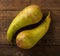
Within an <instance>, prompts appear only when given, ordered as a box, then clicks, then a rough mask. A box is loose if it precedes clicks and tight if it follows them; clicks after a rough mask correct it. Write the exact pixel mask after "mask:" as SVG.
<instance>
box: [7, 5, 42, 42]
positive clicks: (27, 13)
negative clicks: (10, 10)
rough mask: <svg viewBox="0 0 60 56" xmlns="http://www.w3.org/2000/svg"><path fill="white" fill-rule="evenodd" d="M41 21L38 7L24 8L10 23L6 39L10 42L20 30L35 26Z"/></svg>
mask: <svg viewBox="0 0 60 56" xmlns="http://www.w3.org/2000/svg"><path fill="white" fill-rule="evenodd" d="M41 19H42V12H41V9H40V8H39V6H37V5H30V6H27V7H26V8H24V9H23V10H22V11H21V12H20V13H19V14H18V15H17V16H16V17H15V18H14V20H13V21H12V23H11V24H10V26H9V28H8V31H7V39H8V41H10V42H11V40H12V38H13V35H14V34H15V33H16V32H17V31H18V30H19V29H21V28H23V27H25V26H28V25H32V24H35V23H37V22H39V21H40V20H41Z"/></svg>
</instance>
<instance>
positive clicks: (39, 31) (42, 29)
mask: <svg viewBox="0 0 60 56" xmlns="http://www.w3.org/2000/svg"><path fill="white" fill-rule="evenodd" d="M50 22H51V18H50V12H49V14H48V16H47V17H46V19H45V20H44V21H43V22H42V24H40V25H39V26H38V27H36V28H34V29H31V30H25V31H22V32H20V33H19V34H18V35H17V37H16V44H17V46H18V47H20V48H22V49H30V48H32V47H34V46H35V44H36V43H37V42H38V41H39V40H40V39H41V38H42V37H43V36H44V35H45V34H46V33H47V31H48V29H49V26H50Z"/></svg>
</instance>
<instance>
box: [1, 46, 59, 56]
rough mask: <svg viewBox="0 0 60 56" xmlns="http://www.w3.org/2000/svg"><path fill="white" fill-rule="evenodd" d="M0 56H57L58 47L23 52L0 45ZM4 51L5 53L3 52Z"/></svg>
mask: <svg viewBox="0 0 60 56" xmlns="http://www.w3.org/2000/svg"><path fill="white" fill-rule="evenodd" d="M0 48H1V49H0V56H59V55H60V46H38V45H37V46H35V47H34V48H32V49H29V50H23V49H20V48H18V47H16V46H15V47H14V46H7V45H1V46H0ZM4 50H5V51H4Z"/></svg>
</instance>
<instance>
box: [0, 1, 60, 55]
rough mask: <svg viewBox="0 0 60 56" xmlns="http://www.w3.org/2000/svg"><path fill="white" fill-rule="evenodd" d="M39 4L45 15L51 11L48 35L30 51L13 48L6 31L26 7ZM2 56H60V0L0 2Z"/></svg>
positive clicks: (0, 50)
mask: <svg viewBox="0 0 60 56" xmlns="http://www.w3.org/2000/svg"><path fill="white" fill-rule="evenodd" d="M30 4H37V5H39V6H40V7H41V9H42V11H43V13H45V12H48V11H51V18H52V22H51V26H50V29H49V31H48V32H47V34H46V35H45V36H44V37H43V38H42V39H41V40H40V41H39V42H38V43H37V44H36V46H35V47H33V48H32V49H30V50H22V49H20V48H18V47H17V46H12V45H11V44H9V42H8V41H7V40H6V31H7V29H8V26H9V25H10V23H11V21H12V20H13V19H14V17H15V16H16V15H17V14H18V13H19V12H20V11H21V10H22V9H23V8H24V7H26V6H28V5H30ZM0 56H60V0H37V1H36V0H0Z"/></svg>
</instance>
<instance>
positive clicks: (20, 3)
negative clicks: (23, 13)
mask: <svg viewBox="0 0 60 56" xmlns="http://www.w3.org/2000/svg"><path fill="white" fill-rule="evenodd" d="M27 5H29V0H0V10H1V11H4V10H6V11H7V10H21V9H23V8H24V7H26V6H27Z"/></svg>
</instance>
